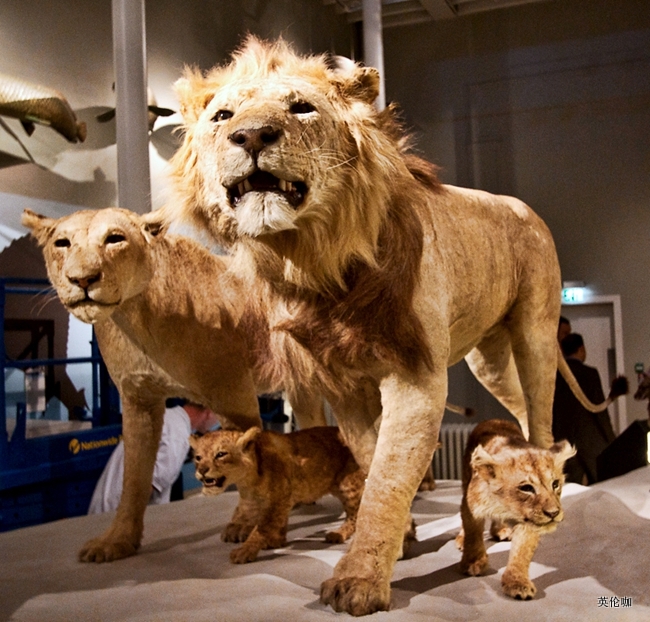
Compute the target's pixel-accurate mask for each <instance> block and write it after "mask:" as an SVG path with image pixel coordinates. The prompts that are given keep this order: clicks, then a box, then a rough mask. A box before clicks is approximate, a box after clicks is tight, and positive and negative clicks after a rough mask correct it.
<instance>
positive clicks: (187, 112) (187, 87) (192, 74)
mask: <svg viewBox="0 0 650 622" xmlns="http://www.w3.org/2000/svg"><path fill="white" fill-rule="evenodd" d="M174 91H175V92H176V95H177V97H178V101H179V103H180V107H181V109H180V112H181V115H182V117H183V119H185V122H186V123H196V121H197V120H198V118H199V116H200V115H201V113H202V112H203V111H204V110H205V108H206V106H207V105H208V104H209V103H210V101H211V100H212V98H213V97H214V91H213V90H211V89H208V88H207V87H206V83H205V78H204V77H203V74H202V73H201V72H200V70H199V69H197V68H196V67H186V68H185V71H184V75H183V77H182V78H179V79H178V80H176V82H175V83H174Z"/></svg>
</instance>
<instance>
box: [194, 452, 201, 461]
mask: <svg viewBox="0 0 650 622" xmlns="http://www.w3.org/2000/svg"><path fill="white" fill-rule="evenodd" d="M194 460H195V461H196V462H201V456H199V454H194Z"/></svg>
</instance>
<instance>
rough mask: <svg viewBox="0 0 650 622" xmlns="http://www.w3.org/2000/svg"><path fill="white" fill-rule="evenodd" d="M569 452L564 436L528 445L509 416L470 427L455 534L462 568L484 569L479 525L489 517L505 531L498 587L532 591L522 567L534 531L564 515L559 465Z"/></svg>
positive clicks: (524, 595)
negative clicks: (543, 445) (506, 549)
mask: <svg viewBox="0 0 650 622" xmlns="http://www.w3.org/2000/svg"><path fill="white" fill-rule="evenodd" d="M575 453H576V452H575V449H574V448H573V447H571V445H570V444H569V443H568V442H567V441H561V442H559V443H556V444H554V445H552V446H551V448H550V449H540V448H539V447H536V446H535V445H531V444H530V443H527V442H526V439H524V435H523V434H522V433H521V430H520V429H519V427H518V426H517V425H516V424H515V423H511V422H509V421H503V420H498V419H491V420H488V421H483V422H481V423H479V424H478V425H477V426H476V427H475V428H474V430H473V431H472V433H471V434H470V437H469V440H468V443H467V448H466V450H465V454H464V457H463V500H462V503H461V516H462V519H463V531H462V533H461V534H459V536H458V537H457V538H456V542H457V544H458V545H459V548H461V549H462V551H463V558H462V560H461V562H460V568H461V570H462V571H463V572H464V573H466V574H469V575H480V574H483V573H484V572H485V570H486V569H487V564H488V557H487V552H486V550H485V543H484V542H483V526H484V522H485V519H486V518H491V519H494V520H497V521H498V522H499V524H500V525H504V526H505V527H506V528H508V529H509V530H510V532H511V539H512V548H511V549H510V556H509V558H508V565H507V566H506V569H505V571H504V573H503V576H502V578H501V585H502V587H503V591H504V592H505V593H506V594H507V595H508V596H512V597H513V598H518V599H522V600H528V599H530V598H532V597H533V596H534V595H535V592H536V588H535V585H534V584H533V582H532V581H531V580H530V578H529V576H528V569H529V567H530V562H531V560H532V558H533V555H534V554H535V551H536V549H537V545H538V544H539V538H540V536H541V535H542V534H545V533H551V532H552V531H555V529H556V527H557V525H558V523H559V522H561V521H562V519H563V518H564V513H563V512H562V505H561V503H560V494H561V492H562V484H563V483H564V474H563V473H562V469H563V467H564V463H565V462H566V461H567V460H568V459H569V458H571V456H574V455H575Z"/></svg>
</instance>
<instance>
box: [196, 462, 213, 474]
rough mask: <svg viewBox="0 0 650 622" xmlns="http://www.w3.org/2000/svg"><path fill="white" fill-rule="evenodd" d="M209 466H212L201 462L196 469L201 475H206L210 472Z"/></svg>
mask: <svg viewBox="0 0 650 622" xmlns="http://www.w3.org/2000/svg"><path fill="white" fill-rule="evenodd" d="M209 468H210V467H208V466H207V465H205V464H201V465H199V466H198V467H197V468H196V470H197V471H198V472H199V474H200V475H205V474H206V473H207V472H208V470H209Z"/></svg>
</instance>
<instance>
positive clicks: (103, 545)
mask: <svg viewBox="0 0 650 622" xmlns="http://www.w3.org/2000/svg"><path fill="white" fill-rule="evenodd" d="M137 550H138V545H136V544H133V542H129V541H128V540H105V539H103V538H93V539H92V540H89V541H88V542H86V544H84V545H83V547H82V548H81V550H80V551H79V554H78V559H79V561H80V562H96V563H98V564H100V563H102V562H112V561H115V560H116V559H123V558H125V557H131V555H135V554H136V551H137Z"/></svg>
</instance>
